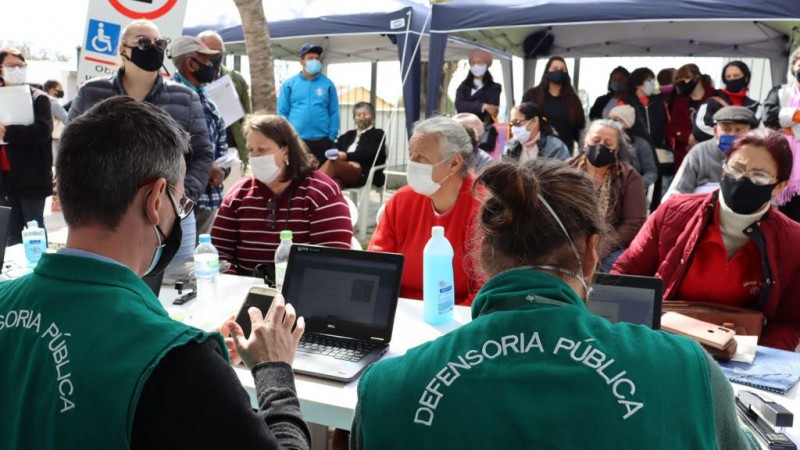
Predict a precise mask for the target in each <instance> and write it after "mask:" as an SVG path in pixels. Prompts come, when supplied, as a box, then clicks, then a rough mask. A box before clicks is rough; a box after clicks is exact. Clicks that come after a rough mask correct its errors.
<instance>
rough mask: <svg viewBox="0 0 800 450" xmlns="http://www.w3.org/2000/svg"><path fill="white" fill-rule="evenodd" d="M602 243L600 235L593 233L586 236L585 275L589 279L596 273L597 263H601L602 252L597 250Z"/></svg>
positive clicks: (583, 263)
mask: <svg viewBox="0 0 800 450" xmlns="http://www.w3.org/2000/svg"><path fill="white" fill-rule="evenodd" d="M599 243H600V235H598V234H592V235H590V236H588V237H587V238H586V242H585V245H586V246H585V248H586V251H584V252H583V261H581V264H582V265H583V277H584V278H586V279H587V280H588V279H590V278H591V277H592V275H594V271H595V269H596V268H597V265H598V264H599V263H600V254H599V253H598V252H597V246H598V244H599Z"/></svg>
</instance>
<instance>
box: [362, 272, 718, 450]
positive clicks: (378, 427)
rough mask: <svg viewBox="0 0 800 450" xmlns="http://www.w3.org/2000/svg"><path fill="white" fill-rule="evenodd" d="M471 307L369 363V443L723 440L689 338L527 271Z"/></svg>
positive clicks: (496, 283) (505, 277)
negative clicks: (590, 305)
mask: <svg viewBox="0 0 800 450" xmlns="http://www.w3.org/2000/svg"><path fill="white" fill-rule="evenodd" d="M472 315H473V319H474V320H473V321H472V322H470V323H469V324H466V325H464V326H462V327H460V328H458V329H456V330H454V331H452V332H450V333H448V334H446V335H445V336H442V337H441V338H439V339H437V340H435V341H433V342H429V343H426V344H423V345H421V346H419V347H416V348H414V349H411V350H409V351H408V353H407V354H406V355H405V356H402V357H398V358H392V359H388V360H385V361H382V362H380V363H378V364H375V365H374V366H372V367H371V368H370V369H368V370H367V372H366V373H365V374H364V376H363V377H362V378H361V382H360V383H359V386H358V401H359V413H358V420H359V421H360V426H361V438H362V439H363V444H364V448H370V449H388V448H413V449H423V448H431V449H433V448H436V449H442V448H542V449H561V448H563V449H603V448H613V449H637V450H640V449H670V450H674V449H693V450H697V449H716V431H715V430H716V427H715V420H714V408H713V405H712V397H711V395H712V393H711V387H710V381H709V375H708V367H707V365H706V358H705V356H704V354H703V352H702V350H701V348H700V347H699V346H698V345H696V344H695V343H694V342H692V341H690V340H689V339H684V338H681V337H677V336H673V335H669V334H667V333H664V332H654V331H652V330H650V329H648V328H646V327H644V326H639V325H632V324H616V325H612V324H611V323H609V322H608V321H606V320H605V319H603V318H600V317H597V316H594V315H593V314H591V313H590V312H589V311H588V310H587V309H586V307H585V305H584V303H583V301H582V300H581V299H580V298H578V296H577V295H576V294H575V292H574V291H573V290H572V289H571V288H570V287H569V286H567V285H566V284H565V283H564V282H563V281H561V280H560V279H558V278H555V277H553V276H550V275H548V274H545V273H542V272H536V271H533V270H530V269H515V270H511V271H508V272H505V273H503V274H500V275H498V276H497V277H495V278H493V279H492V280H490V281H489V282H488V283H486V285H484V287H483V288H482V289H481V290H480V292H479V293H478V296H477V297H476V299H475V302H474V303H473V305H472ZM420 326H423V325H420ZM425 326H427V325H425Z"/></svg>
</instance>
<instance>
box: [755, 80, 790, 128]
mask: <svg viewBox="0 0 800 450" xmlns="http://www.w3.org/2000/svg"><path fill="white" fill-rule="evenodd" d="M793 89H794V87H793V86H790V85H785V84H784V85H782V86H775V87H774V88H772V89H771V90H770V91H769V94H767V98H766V99H765V100H764V117H762V119H763V120H764V126H766V127H768V128H772V129H774V130H780V129H781V128H786V127H787V126H789V125H790V124H787V123H784V124H783V125H781V121H780V118H779V115H780V112H781V108H788V107H789V104H788V102H789V99H790V98H791V93H792V90H793ZM791 125H793V124H791Z"/></svg>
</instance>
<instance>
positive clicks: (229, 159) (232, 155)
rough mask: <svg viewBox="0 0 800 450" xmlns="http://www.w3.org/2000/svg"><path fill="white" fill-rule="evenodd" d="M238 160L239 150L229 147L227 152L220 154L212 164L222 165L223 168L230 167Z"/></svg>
mask: <svg viewBox="0 0 800 450" xmlns="http://www.w3.org/2000/svg"><path fill="white" fill-rule="evenodd" d="M238 162H239V152H238V151H237V150H236V149H235V148H232V149H229V150H228V152H227V153H225V154H224V155H222V156H220V157H219V158H217V159H216V160H215V161H214V164H215V165H217V166H219V167H222V168H223V169H230V168H231V167H233V165H234V164H235V163H238Z"/></svg>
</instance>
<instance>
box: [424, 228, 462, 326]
mask: <svg viewBox="0 0 800 450" xmlns="http://www.w3.org/2000/svg"><path fill="white" fill-rule="evenodd" d="M455 295H456V292H455V285H454V283H453V247H452V246H451V245H450V242H449V241H448V240H447V238H446V237H444V227H433V228H432V230H431V239H430V240H429V241H428V243H427V244H425V249H424V250H423V252H422V298H423V316H424V319H425V322H428V323H429V324H431V325H440V324H443V323H447V322H450V321H451V320H453V307H454V305H455V298H456V297H455Z"/></svg>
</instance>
